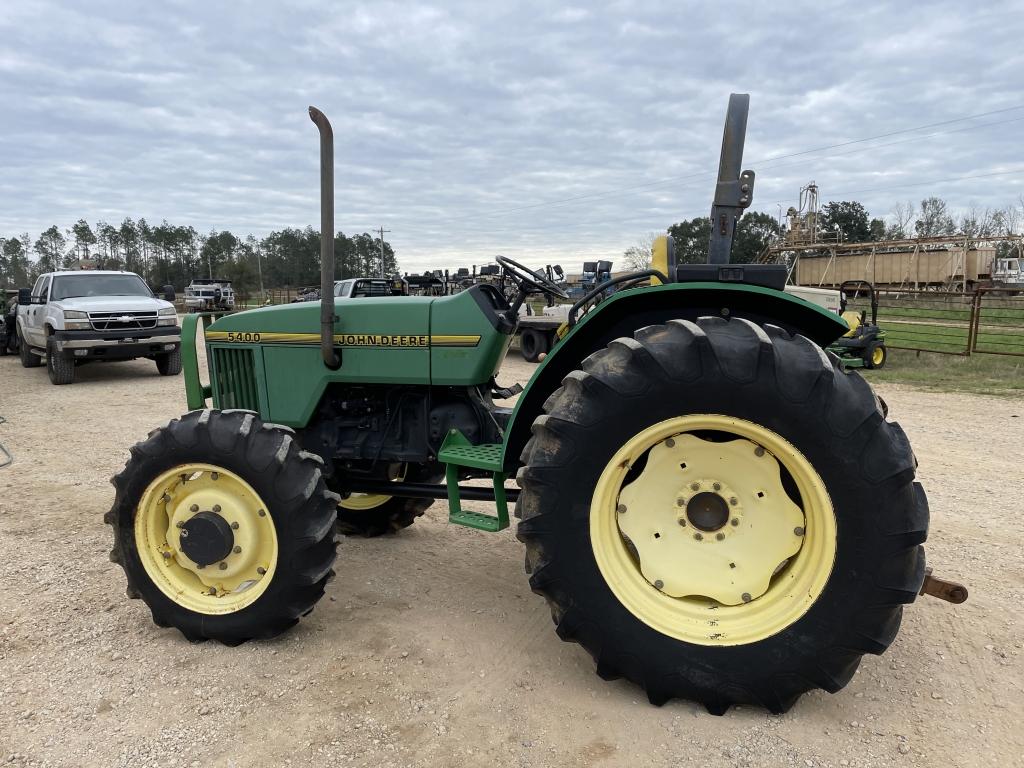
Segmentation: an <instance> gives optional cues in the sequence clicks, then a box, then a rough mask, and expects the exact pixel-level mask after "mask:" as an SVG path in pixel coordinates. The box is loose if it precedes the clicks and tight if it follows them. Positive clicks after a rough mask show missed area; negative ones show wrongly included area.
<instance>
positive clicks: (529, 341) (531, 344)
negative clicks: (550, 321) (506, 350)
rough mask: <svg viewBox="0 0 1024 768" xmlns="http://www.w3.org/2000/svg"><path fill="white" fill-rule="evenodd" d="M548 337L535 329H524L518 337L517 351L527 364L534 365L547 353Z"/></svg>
mask: <svg viewBox="0 0 1024 768" xmlns="http://www.w3.org/2000/svg"><path fill="white" fill-rule="evenodd" d="M548 346H549V345H548V336H547V334H546V333H544V332H543V331H538V330H537V329H535V328H524V329H523V332H522V333H521V334H520V335H519V351H520V352H522V353H523V359H524V360H526V362H528V363H536V362H537V361H538V360H540V356H541V355H542V354H545V353H546V352H547V351H548Z"/></svg>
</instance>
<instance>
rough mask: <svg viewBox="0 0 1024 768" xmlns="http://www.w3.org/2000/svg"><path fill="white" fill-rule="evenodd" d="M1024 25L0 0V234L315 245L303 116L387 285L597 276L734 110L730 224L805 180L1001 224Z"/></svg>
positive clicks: (540, 6) (657, 8)
mask: <svg viewBox="0 0 1024 768" xmlns="http://www.w3.org/2000/svg"><path fill="white" fill-rule="evenodd" d="M1022 28H1024V16H1022V14H1021V6H1020V2H1019V0H1018V2H997V1H990V0H986V2H984V3H971V4H968V3H964V2H948V3H930V4H924V3H906V2H903V3H893V4H891V5H888V4H878V5H875V4H872V3H870V2H861V3H857V4H850V3H830V2H826V1H824V0H818V2H814V3H786V4H782V3H765V2H753V3H716V4H711V3H699V4H697V3H682V2H678V1H677V2H644V1H643V0H629V1H628V2H610V3H599V2H587V3H583V4H580V5H579V6H570V5H565V6H559V5H558V4H556V3H544V2H541V3H520V4H513V3H483V2H466V3H461V2H449V3H441V4H436V5H429V4H420V3H394V2H386V1H383V2H382V1H378V2H372V3H365V4H364V3H347V2H319V1H313V0H307V1H306V2H295V0H291V2H288V3H283V2H269V1H268V2H216V1H215V0H206V1H205V2H201V3H200V2H159V3H149V2H147V3H142V2H132V3H130V2H127V1H124V2H109V1H105V0H90V2H88V3H86V2H77V3H73V2H46V1H45V0H3V1H2V2H0V236H4V235H6V236H13V235H15V234H17V233H20V232H23V231H26V230H27V231H29V232H31V233H32V235H33V237H35V236H36V235H38V233H39V231H40V230H42V229H44V228H46V227H48V226H49V225H51V224H55V223H56V224H58V225H60V226H61V227H68V226H70V225H71V224H72V223H73V222H74V221H75V220H76V219H77V218H79V217H85V218H87V219H88V220H90V221H91V222H95V221H97V220H106V221H111V222H119V221H120V220H121V219H122V218H124V217H125V216H132V217H139V216H144V217H146V218H147V219H148V220H150V221H159V220H161V219H167V220H169V221H171V222H172V223H178V224H192V225H193V226H195V227H196V228H197V229H199V230H200V231H209V230H210V229H211V228H217V229H230V230H232V231H234V232H235V233H236V234H238V233H246V232H252V233H254V234H256V235H263V234H266V233H267V232H269V231H271V230H274V229H280V228H282V227H286V226H305V225H307V224H313V225H314V226H316V225H318V222H319V218H318V217H319V213H318V210H319V209H318V200H317V191H318V187H317V170H318V165H317V134H316V129H315V128H314V126H313V125H312V123H310V121H309V119H308V117H307V114H306V107H307V105H309V104H314V105H316V106H318V107H320V108H321V109H322V110H323V111H324V112H325V113H326V114H327V115H328V116H329V117H330V118H331V120H332V122H333V124H334V130H335V136H336V150H335V151H336V156H337V165H336V180H337V214H336V215H337V224H338V228H339V229H340V230H342V231H344V232H346V233H352V232H356V231H367V230H370V229H372V228H375V227H378V226H384V227H385V228H386V229H390V230H391V233H390V234H389V235H388V236H387V237H388V239H389V240H390V241H391V242H392V243H393V244H394V246H395V248H396V251H397V253H398V256H399V260H400V263H401V266H402V267H403V268H404V269H407V270H410V271H419V270H420V269H422V268H424V267H427V266H434V267H444V266H454V265H468V264H472V263H483V262H485V261H488V260H490V258H491V257H493V255H494V254H497V253H504V254H507V255H510V256H514V257H517V258H520V259H522V260H524V261H527V262H530V263H534V264H541V263H550V262H553V261H558V262H560V263H562V264H565V265H570V266H572V265H578V263H579V262H580V261H582V260H583V259H584V258H585V257H586V258H593V257H607V258H613V259H614V258H616V257H618V256H620V255H621V253H622V251H623V250H624V249H625V248H626V247H628V246H629V245H630V244H632V243H633V242H635V241H636V240H637V239H638V237H640V236H642V235H643V234H644V233H646V232H650V231H656V230H664V228H665V227H666V226H668V225H669V224H671V223H673V222H675V221H678V220H680V219H683V218H691V217H694V216H698V215H703V214H705V213H706V212H707V211H708V209H709V203H710V198H711V193H712V189H713V182H714V176H715V172H716V168H717V161H718V152H719V146H720V142H721V129H722V121H723V117H724V111H725V107H726V102H727V99H728V94H729V93H730V91H738V92H747V93H750V94H751V111H750V122H749V125H748V132H747V150H746V160H747V162H746V163H745V165H746V166H747V167H749V168H752V169H753V170H755V171H756V172H757V174H758V180H757V185H756V188H755V195H754V209H760V210H763V211H766V212H768V213H771V214H772V215H777V213H778V210H779V206H780V205H781V206H782V208H783V209H785V208H786V207H787V206H789V205H790V204H793V203H794V202H795V198H796V196H797V192H798V190H799V188H800V186H802V185H803V184H805V183H806V182H808V181H809V180H811V179H814V180H815V181H817V183H818V185H819V186H820V188H821V190H822V195H823V199H824V200H828V199H857V200H860V201H862V202H863V203H864V204H865V205H866V206H867V208H868V210H869V211H870V212H871V213H872V214H873V215H885V214H887V213H889V212H890V210H891V209H892V207H893V205H894V204H896V203H898V202H901V201H907V200H920V199H921V198H922V197H924V196H926V195H931V194H935V195H939V196H942V197H945V198H946V199H947V200H948V201H949V202H950V204H951V205H952V206H953V207H955V208H966V207H968V206H970V205H978V206H982V207H984V206H1003V205H1007V204H1011V203H1014V202H1015V201H1017V199H1018V197H1019V196H1020V195H1021V194H1022V193H1024V152H1022V142H1021V138H1022V137H1024V88H1022V85H1024V76H1022V73H1024V46H1022V45H1021V38H1022V36H1021V32H1022ZM962 118H968V119H962ZM868 137H880V138H875V139H872V140H870V141H863V142H858V143H852V144H847V142H852V141H855V140H857V139H864V138H868ZM835 145H844V146H841V147H835ZM826 147H834V148H832V149H822V148H826ZM807 150H817V151H810V152H808V151H807ZM797 153H800V154H797ZM779 157H782V158H783V159H779V160H775V161H774V162H772V158H779Z"/></svg>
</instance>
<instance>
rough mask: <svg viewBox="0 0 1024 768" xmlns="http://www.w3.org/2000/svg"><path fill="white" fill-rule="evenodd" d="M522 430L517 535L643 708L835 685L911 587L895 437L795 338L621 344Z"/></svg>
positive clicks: (912, 562) (605, 669) (914, 578)
mask: <svg viewBox="0 0 1024 768" xmlns="http://www.w3.org/2000/svg"><path fill="white" fill-rule="evenodd" d="M544 409H545V415H542V416H540V417H538V418H537V420H536V421H535V422H534V427H533V436H532V438H531V440H530V442H529V443H528V444H527V446H526V448H525V450H524V453H523V463H524V466H523V468H522V469H521V470H520V473H519V482H520V485H521V487H522V489H523V491H522V495H521V497H520V500H519V503H518V504H517V510H518V512H519V513H520V514H521V516H522V521H521V522H520V524H519V529H518V537H519V539H520V540H521V541H523V542H524V543H525V544H526V545H527V570H528V572H529V573H530V584H531V586H532V587H533V590H534V591H535V592H537V593H538V594H540V595H543V596H544V597H545V598H546V599H547V601H548V603H549V605H550V607H551V612H552V617H553V619H554V621H555V623H556V625H557V631H558V634H559V636H560V637H561V638H562V639H563V640H567V641H573V642H578V643H579V644H580V645H582V646H583V647H584V648H586V649H587V650H588V651H589V652H590V654H591V655H592V656H593V657H594V659H595V661H596V662H597V672H598V674H599V675H600V676H601V677H603V678H605V679H613V678H617V677H625V678H627V679H629V680H632V681H633V682H635V683H637V684H638V685H640V686H642V687H643V688H644V689H646V691H647V695H648V697H649V699H650V700H651V702H653V703H655V704H661V703H663V702H665V701H667V700H668V699H670V698H675V697H679V698H687V699H693V700H696V701H700V702H702V703H703V704H704V705H705V706H706V707H707V708H708V710H709V711H710V712H712V713H715V714H721V713H723V712H725V711H726V709H728V707H729V706H731V705H735V704H754V705H760V706H763V707H765V708H767V709H769V710H771V711H772V712H784V711H786V710H787V709H788V708H789V707H790V706H791V705H792V704H793V702H794V701H795V700H796V699H797V698H798V697H799V696H800V695H801V694H802V693H804V692H805V691H808V690H811V689H815V688H822V689H825V690H827V691H830V692H835V691H838V690H839V689H841V688H842V687H843V686H844V685H846V683H847V682H849V680H850V678H851V677H852V676H853V674H854V672H855V671H856V669H857V666H858V664H859V662H860V658H861V656H862V654H864V653H882V652H883V651H884V650H885V649H886V648H887V647H888V646H889V644H890V643H891V642H892V641H893V639H894V638H895V636H896V632H897V630H898V628H899V624H900V618H901V615H902V606H903V604H905V603H910V602H912V601H913V600H914V598H915V597H916V595H917V594H918V591H919V589H920V587H921V584H922V581H923V579H924V551H923V548H922V547H921V546H920V544H921V543H922V542H923V541H924V540H925V538H926V535H927V526H928V506H927V501H926V499H925V495H924V491H923V490H922V488H921V486H920V485H919V484H917V483H915V482H914V470H915V466H916V461H915V459H914V455H913V453H912V451H911V449H910V446H909V444H908V442H907V439H906V436H905V435H904V433H903V431H902V430H901V429H900V428H899V426H898V425H897V424H895V423H893V422H887V421H886V420H885V418H884V416H883V414H882V410H881V407H880V405H879V401H878V399H877V398H876V397H875V395H874V394H873V392H872V391H871V388H870V387H869V386H868V385H867V384H866V383H865V381H864V380H863V379H862V378H861V377H860V376H858V375H857V374H855V373H847V372H844V371H843V370H842V368H841V367H840V365H839V363H838V360H837V359H836V358H835V357H834V356H831V355H826V353H825V352H824V351H823V350H822V349H820V348H819V347H817V346H816V345H815V344H814V343H813V342H811V341H809V340H808V339H806V338H804V337H802V336H792V337H791V336H790V335H789V334H787V333H786V332H785V331H783V330H782V329H780V328H777V327H774V326H765V327H760V326H756V325H754V324H753V323H751V322H749V321H746V320H743V319H732V320H728V321H727V320H723V319H720V318H702V319H700V320H699V321H698V322H697V323H692V322H688V321H672V322H669V323H667V324H665V325H656V326H649V327H647V328H643V329H641V330H639V331H637V332H636V334H635V338H621V339H617V340H615V341H613V342H612V343H611V344H609V345H608V347H607V348H606V349H604V350H601V351H599V352H597V353H595V354H593V355H591V356H590V357H589V358H587V359H586V360H585V361H584V362H583V367H582V370H578V371H575V372H573V373H571V374H569V376H567V377H566V378H565V380H564V381H563V385H562V387H561V388H560V389H559V390H557V391H556V392H555V393H554V394H553V395H552V396H551V397H550V398H549V399H548V401H547V402H546V403H545V406H544Z"/></svg>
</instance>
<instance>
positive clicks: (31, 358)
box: [18, 336, 42, 368]
mask: <svg viewBox="0 0 1024 768" xmlns="http://www.w3.org/2000/svg"><path fill="white" fill-rule="evenodd" d="M18 355H19V357H21V367H22V368H38V367H39V364H40V363H41V362H42V360H40V359H39V355H37V354H34V353H33V352H32V347H30V346H29V345H28V342H27V341H25V337H24V336H20V338H19V341H18Z"/></svg>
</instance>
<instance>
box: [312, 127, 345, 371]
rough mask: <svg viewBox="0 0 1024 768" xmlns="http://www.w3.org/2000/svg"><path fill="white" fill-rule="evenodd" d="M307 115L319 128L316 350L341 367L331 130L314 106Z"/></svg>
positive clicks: (333, 367) (327, 362) (330, 363)
mask: <svg viewBox="0 0 1024 768" xmlns="http://www.w3.org/2000/svg"><path fill="white" fill-rule="evenodd" d="M309 119H310V120H312V121H313V123H314V124H315V125H316V127H317V130H319V131H320V354H321V356H322V357H323V359H324V365H326V366H327V367H328V368H330V369H331V370H332V371H333V370H337V369H338V368H340V367H341V358H340V357H339V356H338V354H337V352H335V351H334V321H335V316H334V130H333V129H332V128H331V121H330V120H328V119H327V115H325V114H324V113H323V112H321V111H320V110H319V109H317V108H316V107H310V108H309Z"/></svg>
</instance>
